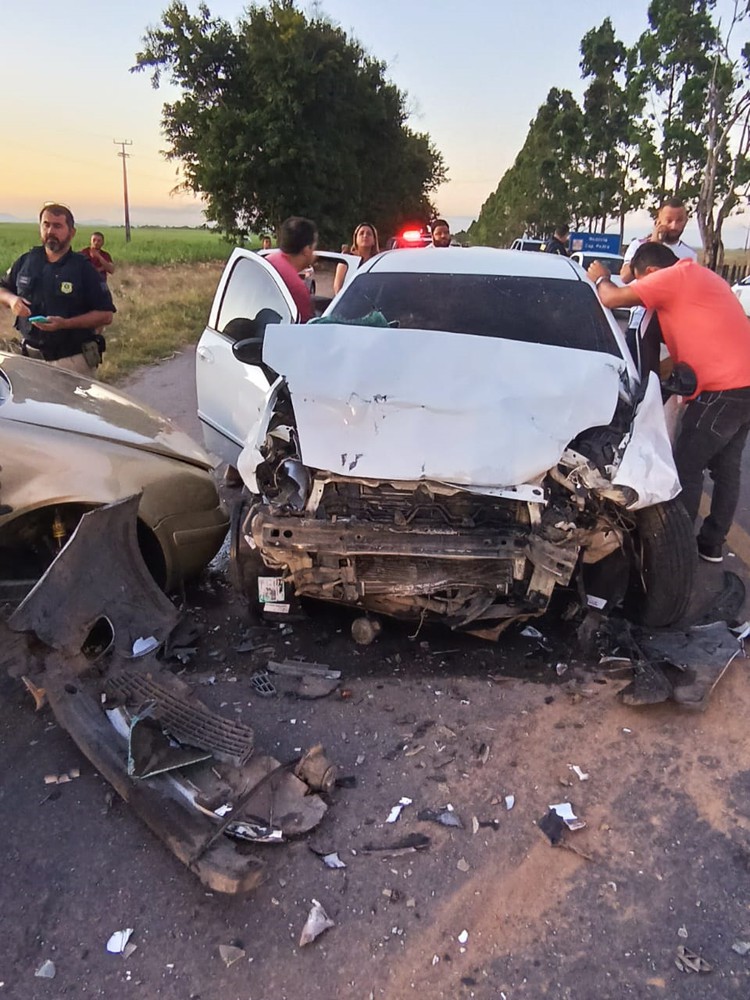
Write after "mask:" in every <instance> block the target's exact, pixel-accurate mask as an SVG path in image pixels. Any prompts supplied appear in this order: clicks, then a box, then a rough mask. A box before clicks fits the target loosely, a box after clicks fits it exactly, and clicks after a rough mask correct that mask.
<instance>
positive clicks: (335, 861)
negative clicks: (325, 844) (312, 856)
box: [321, 851, 346, 868]
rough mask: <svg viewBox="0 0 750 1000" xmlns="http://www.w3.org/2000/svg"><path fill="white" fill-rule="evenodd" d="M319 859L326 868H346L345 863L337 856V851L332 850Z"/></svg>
mask: <svg viewBox="0 0 750 1000" xmlns="http://www.w3.org/2000/svg"><path fill="white" fill-rule="evenodd" d="M321 860H322V861H323V864H324V865H325V866H326V868H346V865H345V864H344V862H343V861H342V860H341V858H340V857H339V854H338V851H333V852H332V853H331V854H324V855H323V857H322V859H321Z"/></svg>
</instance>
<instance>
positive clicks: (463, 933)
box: [458, 930, 469, 944]
mask: <svg viewBox="0 0 750 1000" xmlns="http://www.w3.org/2000/svg"><path fill="white" fill-rule="evenodd" d="M468 940H469V932H468V931H466V930H464V931H461V933H460V934H459V935H458V943H459V944H466V942H467V941H468Z"/></svg>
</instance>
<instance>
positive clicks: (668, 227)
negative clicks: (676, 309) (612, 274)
mask: <svg viewBox="0 0 750 1000" xmlns="http://www.w3.org/2000/svg"><path fill="white" fill-rule="evenodd" d="M687 221H688V214H687V209H686V208H685V204H684V202H682V201H680V199H679V198H667V199H666V201H664V202H662V205H661V207H660V209H659V211H658V212H657V213H656V218H655V220H654V228H653V230H652V231H651V233H650V234H649V235H648V236H644V237H643V238H642V239H636V240H633V241H632V242H631V244H630V246H629V247H628V249H627V250H626V251H625V259H624V262H623V265H622V268H621V270H620V280H621V281H622V283H623V285H628V284H630V282H631V281H634V280H635V275H634V274H633V270H632V268H631V266H630V262H631V260H632V259H633V256H634V254H635V252H636V250H637V249H638V247H640V246H642V245H643V244H644V243H648V242H653V243H661V244H663V245H664V246H665V247H669V249H670V250H671V251H672V253H673V254H674V255H675V257H677V259H678V260H685V259H687V260H697V259H698V255H697V253H696V252H695V250H693V248H692V247H689V246H688V245H687V243H683V241H682V239H681V237H682V234H683V233H684V232H685V226H686V225H687ZM645 314H646V310H645V309H644V308H643V306H634V307H633V309H631V310H630V320H629V322H628V329H629V330H637V329H638V327H639V326H640V324H641V321H642V320H643V318H644V316H645Z"/></svg>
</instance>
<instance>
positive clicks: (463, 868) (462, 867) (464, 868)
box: [456, 858, 471, 872]
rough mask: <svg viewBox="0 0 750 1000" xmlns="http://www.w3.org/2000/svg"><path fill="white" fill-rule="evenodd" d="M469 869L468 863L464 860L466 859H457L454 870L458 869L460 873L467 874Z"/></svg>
mask: <svg viewBox="0 0 750 1000" xmlns="http://www.w3.org/2000/svg"><path fill="white" fill-rule="evenodd" d="M470 867H471V866H470V865H469V862H468V861H467V860H466V858H459V859H458V862H457V863H456V868H458V870H459V871H460V872H468V871H469V869H470Z"/></svg>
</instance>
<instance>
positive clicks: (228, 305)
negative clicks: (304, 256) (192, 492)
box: [195, 249, 299, 465]
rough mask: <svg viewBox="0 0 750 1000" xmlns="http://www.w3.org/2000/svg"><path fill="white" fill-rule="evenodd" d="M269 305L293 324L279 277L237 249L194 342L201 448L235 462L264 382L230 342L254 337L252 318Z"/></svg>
mask: <svg viewBox="0 0 750 1000" xmlns="http://www.w3.org/2000/svg"><path fill="white" fill-rule="evenodd" d="M262 309H270V310H272V311H273V312H274V313H275V314H276V315H278V316H279V322H281V323H296V322H297V320H298V318H299V313H298V310H297V306H296V305H295V303H294V300H293V299H292V296H291V294H290V293H289V289H288V288H287V287H286V285H285V284H284V282H283V281H282V279H281V276H280V275H279V274H278V272H277V271H276V270H275V268H273V267H272V266H271V265H270V264H268V263H267V262H266V261H265V260H263V258H262V257H260V256H259V255H258V254H256V253H253V252H252V251H249V250H241V249H237V250H235V251H234V252H233V253H232V256H231V257H230V258H229V261H228V262H227V265H226V267H225V268H224V273H223V274H222V276H221V280H220V281H219V286H218V288H217V290H216V295H215V296H214V301H213V305H212V306H211V312H210V314H209V319H208V324H207V326H206V328H205V330H204V331H203V335H202V336H201V338H200V341H199V343H198V348H197V350H196V361H195V380H196V389H197V395H198V418H199V419H200V422H201V426H202V428H203V440H204V442H205V445H206V448H207V449H208V450H209V451H211V452H213V453H214V454H215V455H218V457H219V458H220V459H221V460H222V461H224V462H227V463H228V464H230V465H236V463H237V458H238V457H239V453H240V451H241V450H242V447H243V445H244V443H245V437H246V435H247V433H248V431H249V429H250V428H251V427H252V426H253V425H254V424H255V422H256V420H257V418H258V416H259V414H260V412H261V409H262V407H263V402H264V399H265V396H266V393H267V392H268V389H269V382H268V379H267V378H266V376H265V374H264V373H263V371H262V370H261V369H260V368H258V367H256V366H255V365H249V364H243V363H242V362H241V361H238V360H237V358H236V357H235V356H234V353H233V351H232V348H233V346H234V344H235V343H237V342H238V341H240V340H245V339H247V338H248V337H253V336H255V335H256V332H257V331H256V329H255V328H254V325H253V321H254V320H255V318H256V317H257V316H258V313H259V312H260V311H261V310H262Z"/></svg>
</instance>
